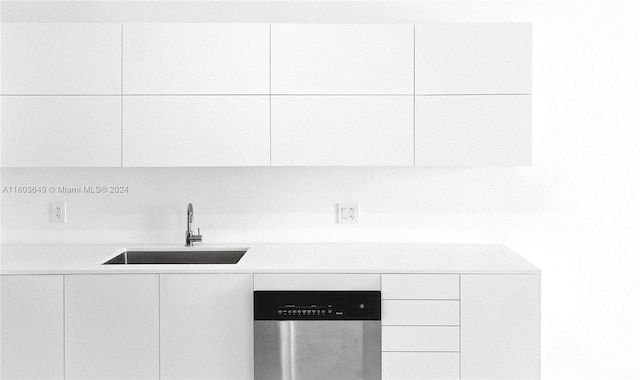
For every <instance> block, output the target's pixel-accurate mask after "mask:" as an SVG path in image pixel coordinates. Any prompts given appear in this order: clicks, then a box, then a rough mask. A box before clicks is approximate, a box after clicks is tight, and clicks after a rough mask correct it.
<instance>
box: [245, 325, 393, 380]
mask: <svg viewBox="0 0 640 380" xmlns="http://www.w3.org/2000/svg"><path fill="white" fill-rule="evenodd" d="M380 333H381V325H380V321H354V320H326V321H324V320H320V321H319V320H299V321H274V320H270V321H269V320H262V321H254V338H255V341H254V348H255V350H254V354H255V357H254V363H255V367H254V371H255V379H256V380H275V379H277V380H312V379H313V380H327V379H333V380H341V379H344V380H379V379H380V378H381V356H382V355H381V338H380Z"/></svg>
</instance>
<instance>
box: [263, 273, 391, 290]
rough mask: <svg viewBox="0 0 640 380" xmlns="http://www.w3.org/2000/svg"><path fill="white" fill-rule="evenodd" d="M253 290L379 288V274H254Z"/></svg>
mask: <svg viewBox="0 0 640 380" xmlns="http://www.w3.org/2000/svg"><path fill="white" fill-rule="evenodd" d="M253 290H380V275H377V274H293V273H291V274H289V273H286V274H256V275H255V276H254V277H253Z"/></svg>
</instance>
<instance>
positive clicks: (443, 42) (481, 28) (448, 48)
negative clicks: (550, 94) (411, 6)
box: [415, 23, 531, 95]
mask: <svg viewBox="0 0 640 380" xmlns="http://www.w3.org/2000/svg"><path fill="white" fill-rule="evenodd" d="M415 43H416V51H415V64H416V94H418V95H419V94H528V93H531V24H529V23H478V24H475V23H464V24H457V23H443V24H424V25H416V35H415Z"/></svg>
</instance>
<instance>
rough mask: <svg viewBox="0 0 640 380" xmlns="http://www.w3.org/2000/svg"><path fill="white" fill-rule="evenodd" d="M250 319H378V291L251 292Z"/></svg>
mask: <svg viewBox="0 0 640 380" xmlns="http://www.w3.org/2000/svg"><path fill="white" fill-rule="evenodd" d="M253 313H254V320H377V321H379V320H380V314H381V312H380V292H379V291H255V292H254V293H253Z"/></svg>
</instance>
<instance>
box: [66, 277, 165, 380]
mask: <svg viewBox="0 0 640 380" xmlns="http://www.w3.org/2000/svg"><path fill="white" fill-rule="evenodd" d="M158 296H159V292H158V275H152V274H149V275H146V274H135V275H133V274H131V275H129V274H125V275H68V276H65V378H66V379H157V378H158V376H159V367H160V363H159V356H160V352H159V338H160V336H159V334H160V331H159V300H158Z"/></svg>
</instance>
